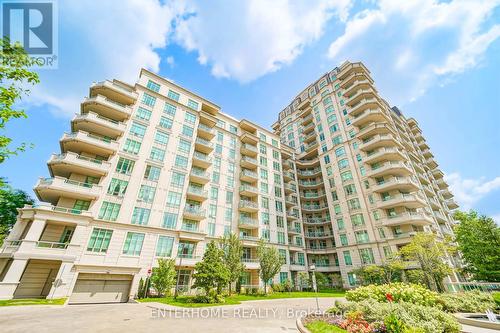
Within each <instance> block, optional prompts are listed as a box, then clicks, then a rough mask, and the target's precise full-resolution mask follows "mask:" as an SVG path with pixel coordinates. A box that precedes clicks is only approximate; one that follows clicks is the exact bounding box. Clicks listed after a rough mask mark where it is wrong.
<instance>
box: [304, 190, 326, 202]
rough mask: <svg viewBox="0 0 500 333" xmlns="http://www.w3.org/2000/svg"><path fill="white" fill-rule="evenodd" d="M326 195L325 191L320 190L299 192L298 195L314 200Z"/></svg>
mask: <svg viewBox="0 0 500 333" xmlns="http://www.w3.org/2000/svg"><path fill="white" fill-rule="evenodd" d="M324 196H326V192H323V191H320V192H300V197H301V198H304V199H305V200H314V199H320V198H323V197H324Z"/></svg>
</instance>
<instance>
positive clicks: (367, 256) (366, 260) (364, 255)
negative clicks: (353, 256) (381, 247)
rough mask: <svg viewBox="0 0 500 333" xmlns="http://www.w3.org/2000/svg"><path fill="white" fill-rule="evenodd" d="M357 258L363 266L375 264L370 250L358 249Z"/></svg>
mask: <svg viewBox="0 0 500 333" xmlns="http://www.w3.org/2000/svg"><path fill="white" fill-rule="evenodd" d="M359 258H360V259H361V263H362V264H363V265H370V264H374V263H375V258H374V257H373V251H372V249H360V250H359Z"/></svg>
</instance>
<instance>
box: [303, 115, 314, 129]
mask: <svg viewBox="0 0 500 333" xmlns="http://www.w3.org/2000/svg"><path fill="white" fill-rule="evenodd" d="M313 119H314V117H313V115H312V113H309V114H308V115H307V116H305V117H304V118H303V119H302V126H304V127H305V126H306V125H307V124H309V123H311V122H312V121H313Z"/></svg>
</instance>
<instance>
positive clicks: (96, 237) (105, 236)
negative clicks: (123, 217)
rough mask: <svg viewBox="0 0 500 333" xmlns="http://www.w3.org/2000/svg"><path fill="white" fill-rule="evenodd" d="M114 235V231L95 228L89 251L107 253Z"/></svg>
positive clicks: (88, 246)
mask: <svg viewBox="0 0 500 333" xmlns="http://www.w3.org/2000/svg"><path fill="white" fill-rule="evenodd" d="M112 235H113V230H108V229H100V228H94V230H92V235H91V236H90V240H89V244H88V245H87V251H91V252H100V253H106V252H107V251H108V247H109V242H110V241H111V236H112Z"/></svg>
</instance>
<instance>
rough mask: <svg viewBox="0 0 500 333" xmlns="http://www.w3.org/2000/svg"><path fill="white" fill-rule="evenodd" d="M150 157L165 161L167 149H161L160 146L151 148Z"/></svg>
mask: <svg viewBox="0 0 500 333" xmlns="http://www.w3.org/2000/svg"><path fill="white" fill-rule="evenodd" d="M149 158H150V159H152V160H155V161H160V162H163V160H164V159H165V150H163V149H160V148H158V147H153V148H151V153H150V154H149Z"/></svg>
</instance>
